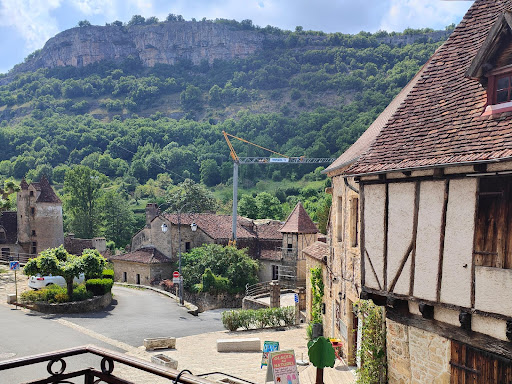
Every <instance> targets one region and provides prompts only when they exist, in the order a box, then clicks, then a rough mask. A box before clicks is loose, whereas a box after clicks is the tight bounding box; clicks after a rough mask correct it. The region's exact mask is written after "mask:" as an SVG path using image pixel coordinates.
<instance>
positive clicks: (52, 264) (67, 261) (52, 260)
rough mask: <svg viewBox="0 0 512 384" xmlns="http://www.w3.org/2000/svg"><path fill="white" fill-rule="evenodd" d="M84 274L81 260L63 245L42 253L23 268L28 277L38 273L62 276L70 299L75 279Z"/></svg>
mask: <svg viewBox="0 0 512 384" xmlns="http://www.w3.org/2000/svg"><path fill="white" fill-rule="evenodd" d="M83 272H84V266H83V263H82V262H81V259H80V258H79V257H76V256H73V255H70V254H69V253H68V252H66V250H65V249H64V246H62V245H61V246H59V247H57V248H51V249H47V250H46V251H43V252H41V255H40V256H38V257H36V258H34V259H30V260H29V261H28V262H27V264H25V267H24V268H23V273H24V274H25V275H28V276H33V275H37V274H38V273H39V274H41V275H42V276H47V275H54V276H62V277H63V278H64V280H66V286H67V293H68V297H72V296H73V279H74V278H75V277H78V276H79V275H80V273H83Z"/></svg>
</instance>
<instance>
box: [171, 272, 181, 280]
mask: <svg viewBox="0 0 512 384" xmlns="http://www.w3.org/2000/svg"><path fill="white" fill-rule="evenodd" d="M172 277H173V278H174V279H179V277H180V273H179V272H178V271H174V272H173V273H172Z"/></svg>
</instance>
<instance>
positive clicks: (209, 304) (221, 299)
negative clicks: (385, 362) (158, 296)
mask: <svg viewBox="0 0 512 384" xmlns="http://www.w3.org/2000/svg"><path fill="white" fill-rule="evenodd" d="M183 298H184V299H185V300H186V301H190V302H192V303H194V305H196V306H197V307H198V308H199V312H204V311H209V310H212V309H217V308H241V307H242V299H243V295H242V294H236V295H232V294H229V293H220V294H218V295H212V294H210V293H207V292H202V293H190V292H186V291H184V292H183Z"/></svg>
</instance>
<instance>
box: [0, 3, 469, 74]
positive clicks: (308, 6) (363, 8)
mask: <svg viewBox="0 0 512 384" xmlns="http://www.w3.org/2000/svg"><path fill="white" fill-rule="evenodd" d="M471 4H472V1H467V0H466V1H464V0H0V73H6V72H7V71H8V70H9V69H11V68H12V67H13V66H14V65H15V64H18V63H21V62H23V60H24V58H25V57H27V56H28V55H29V54H30V53H32V52H33V51H35V50H36V49H40V48H42V47H43V46H44V44H45V42H46V41H47V40H48V39H50V38H51V37H53V36H55V35H56V34H57V33H59V32H61V31H64V30H66V29H69V28H73V27H76V26H77V25H78V22H79V21H81V20H88V21H90V22H91V24H93V25H105V23H110V22H112V21H115V20H119V21H122V22H125V23H126V22H128V21H129V20H130V19H131V17H132V16H133V15H142V16H144V17H146V18H148V17H151V16H156V17H158V18H159V19H160V20H165V18H166V17H167V15H168V14H169V13H173V14H176V15H182V16H183V17H184V18H185V20H190V19H192V18H195V19H197V20H200V19H202V18H203V17H206V18H207V19H216V18H224V19H235V20H238V21H241V20H244V19H250V20H252V21H253V24H254V25H259V26H261V27H265V26H267V25H272V26H274V27H279V28H281V29H288V30H295V27H296V26H302V27H303V29H304V30H316V31H324V32H342V33H358V32H360V31H368V32H376V31H378V30H386V31H397V32H401V31H403V30H404V29H405V28H426V27H429V28H433V29H444V27H445V26H447V25H450V24H452V23H455V24H458V23H459V22H460V20H461V19H462V17H463V16H464V13H465V12H466V11H467V9H468V8H469V7H470V6H471Z"/></svg>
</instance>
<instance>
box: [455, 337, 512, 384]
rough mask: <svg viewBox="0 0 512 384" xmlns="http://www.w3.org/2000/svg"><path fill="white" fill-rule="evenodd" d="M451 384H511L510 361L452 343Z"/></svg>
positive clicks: (511, 371) (511, 366) (511, 367)
mask: <svg viewBox="0 0 512 384" xmlns="http://www.w3.org/2000/svg"><path fill="white" fill-rule="evenodd" d="M450 366H451V379H450V383H451V384H498V383H499V384H512V361H510V360H508V359H505V358H502V357H499V356H496V355H493V354H491V353H488V352H484V351H481V350H479V349H476V348H472V347H470V346H469V345H466V344H462V343H459V342H457V341H452V347H451V360H450Z"/></svg>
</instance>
